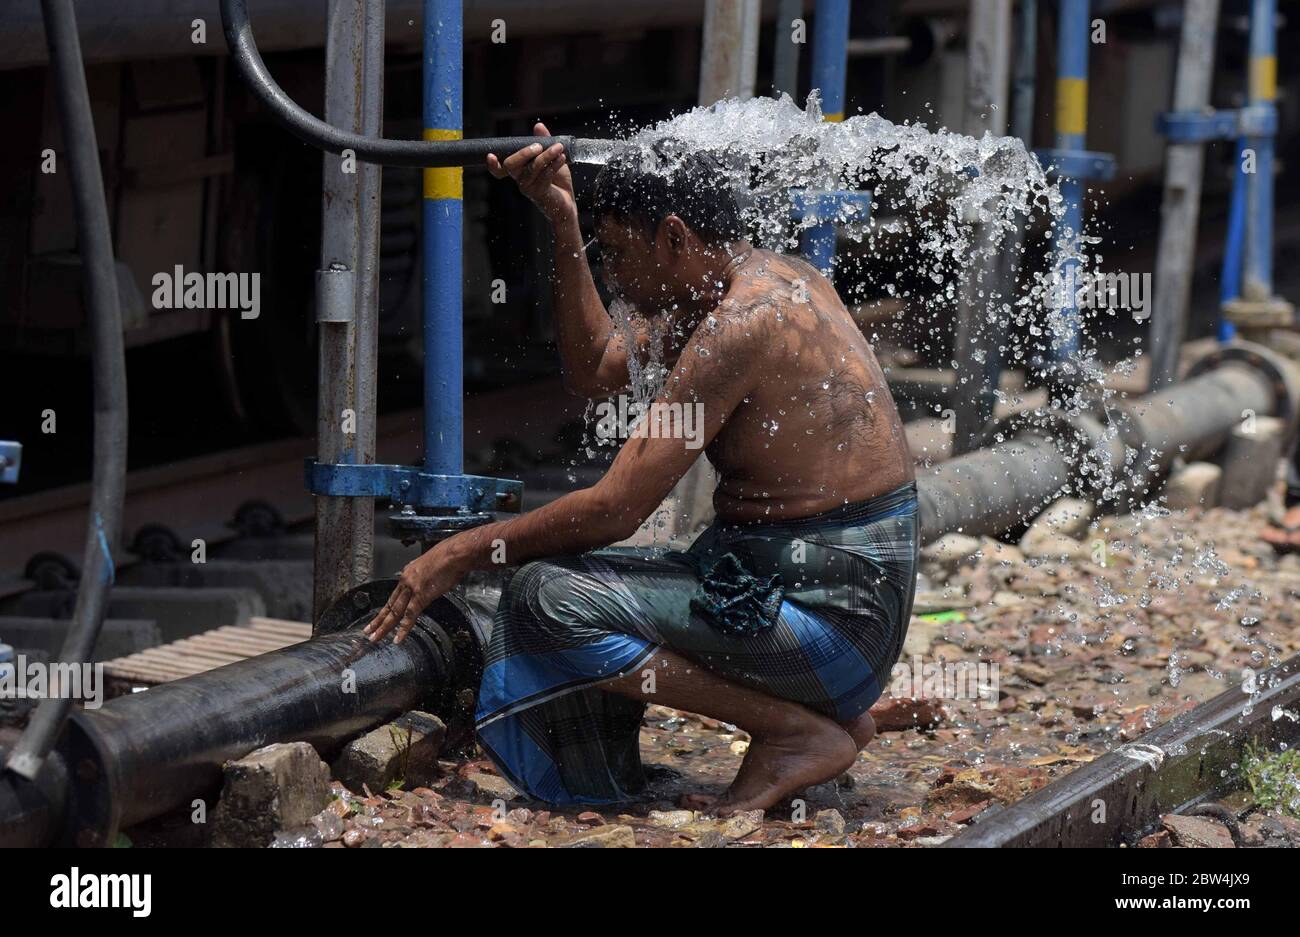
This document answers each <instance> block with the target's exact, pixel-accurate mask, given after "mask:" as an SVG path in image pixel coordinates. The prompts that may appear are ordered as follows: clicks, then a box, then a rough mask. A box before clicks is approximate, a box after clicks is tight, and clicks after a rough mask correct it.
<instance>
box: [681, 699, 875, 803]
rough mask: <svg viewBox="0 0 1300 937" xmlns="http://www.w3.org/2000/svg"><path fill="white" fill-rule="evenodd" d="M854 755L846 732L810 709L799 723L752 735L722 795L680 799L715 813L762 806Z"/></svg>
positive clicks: (845, 764) (840, 768)
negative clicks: (732, 777) (731, 779)
mask: <svg viewBox="0 0 1300 937" xmlns="http://www.w3.org/2000/svg"><path fill="white" fill-rule="evenodd" d="M857 756H858V749H857V747H856V745H855V742H854V740H853V738H852V737H851V736H850V735H849V733H848V732H846V731H845V730H844V729H841V728H840V727H839V726H837V725H836V724H835V723H833V722H831V721H830V720H829V719H826V718H825V717H823V716H818V715H816V714H815V713H811V712H810V713H808V718H805V719H800V720H798V724H792V725H790V726H788V727H786V728H783V729H782V730H781V731H779V732H774V733H772V734H770V735H767V736H765V737H762V738H755V739H754V740H753V741H752V742H751V743H750V745H749V751H747V752H746V753H745V760H744V761H743V762H741V765H740V770H739V771H738V772H736V779H735V780H734V781H732V782H731V787H729V788H727V792H726V793H725V794H723V795H722V796H721V797H716V798H714V797H708V796H705V795H701V794H688V795H686V796H685V797H683V798H682V799H681V803H682V806H684V807H691V808H692V809H695V810H703V811H707V812H709V813H714V814H717V815H718V816H720V817H727V816H730V815H731V814H733V813H742V812H744V811H746V810H766V809H767V808H769V807H771V806H772V805H773V804H777V803H780V802H781V801H782V800H784V799H785V798H786V797H789V796H790V795H791V794H793V793H795V792H796V791H801V790H803V789H804V788H806V787H812V786H813V785H814V784H821V783H822V782H824V781H829V780H831V779H832V778H837V777H839V776H840V775H841V774H843V773H844V772H845V771H846V770H848V768H849V767H850V766H851V765H852V764H853V762H854V759H856V758H857Z"/></svg>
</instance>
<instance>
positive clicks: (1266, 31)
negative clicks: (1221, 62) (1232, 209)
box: [1236, 0, 1277, 300]
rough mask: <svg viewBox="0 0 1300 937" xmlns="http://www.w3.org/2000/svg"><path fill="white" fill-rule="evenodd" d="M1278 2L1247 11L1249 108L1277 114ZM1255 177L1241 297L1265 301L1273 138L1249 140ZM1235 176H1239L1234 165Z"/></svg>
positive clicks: (1262, 0)
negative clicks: (1248, 16) (1248, 28)
mask: <svg viewBox="0 0 1300 937" xmlns="http://www.w3.org/2000/svg"><path fill="white" fill-rule="evenodd" d="M1276 99H1277V0H1253V2H1252V3H1251V8H1250V86H1249V94H1248V100H1249V103H1250V105H1251V106H1252V107H1253V108H1256V109H1259V110H1261V111H1266V112H1268V114H1269V116H1270V117H1271V116H1274V115H1276V112H1277V105H1276V103H1275V102H1276ZM1246 146H1248V147H1249V148H1250V149H1252V150H1254V151H1255V171H1254V172H1253V173H1251V174H1250V179H1249V181H1248V183H1247V187H1246V192H1247V194H1246V199H1247V205H1248V206H1249V207H1248V209H1247V212H1246V253H1245V259H1244V268H1245V269H1244V283H1243V285H1242V290H1241V292H1242V296H1243V297H1244V298H1245V299H1247V300H1267V299H1269V298H1271V297H1272V295H1273V135H1272V134H1261V135H1258V136H1256V135H1251V136H1249V137H1248V138H1247V140H1246ZM1236 171H1237V172H1238V173H1240V172H1241V163H1240V161H1238V164H1237V166H1236Z"/></svg>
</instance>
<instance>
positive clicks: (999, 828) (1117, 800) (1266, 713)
mask: <svg viewBox="0 0 1300 937" xmlns="http://www.w3.org/2000/svg"><path fill="white" fill-rule="evenodd" d="M1255 681H1256V684H1255V688H1256V690H1257V692H1255V693H1246V692H1244V690H1243V689H1241V688H1237V689H1231V690H1227V691H1225V692H1224V693H1221V694H1220V695H1218V696H1216V697H1214V698H1213V699H1210V700H1208V701H1206V702H1204V703H1202V704H1201V705H1200V706H1197V707H1196V708H1195V709H1192V710H1190V711H1188V712H1186V713H1183V714H1182V715H1180V716H1176V717H1174V718H1173V719H1171V720H1170V721H1169V722H1166V723H1164V724H1163V725H1160V726H1157V727H1156V728H1154V729H1152V730H1151V731H1150V732H1148V733H1146V734H1145V735H1143V736H1142V737H1141V738H1139V739H1137V740H1136V741H1133V742H1130V743H1128V744H1125V745H1121V746H1119V747H1118V748H1116V749H1115V750H1114V751H1111V752H1110V753H1109V754H1106V755H1103V756H1101V757H1100V758H1098V759H1096V760H1095V761H1092V762H1090V763H1089V764H1087V765H1084V766H1082V767H1080V768H1077V769H1076V770H1074V771H1072V772H1071V773H1070V774H1068V775H1066V776H1065V777H1063V778H1061V779H1060V780H1057V781H1054V782H1053V783H1051V784H1049V785H1047V786H1046V787H1044V788H1042V789H1040V790H1038V791H1036V792H1034V793H1033V794H1031V795H1029V796H1028V797H1026V798H1025V799H1024V800H1021V801H1019V802H1018V803H1016V804H1013V805H1011V806H1009V807H1006V808H1005V809H1003V810H1000V811H998V812H997V813H995V814H993V815H992V816H990V817H988V818H987V819H986V820H984V821H982V822H978V823H976V824H975V825H974V826H971V827H969V828H968V829H967V830H966V831H965V832H964V833H962V834H961V835H959V836H956V837H954V838H953V839H951V840H949V841H948V842H947V843H945V844H944V846H945V847H949V848H963V847H967V848H969V847H1015V846H1020V847H1024V846H1032V847H1052V846H1056V847H1096V846H1132V845H1136V844H1137V842H1138V841H1139V840H1140V839H1141V838H1142V837H1144V836H1146V835H1147V834H1149V833H1151V832H1153V831H1154V830H1155V829H1156V828H1157V827H1158V826H1159V824H1160V819H1161V817H1162V816H1165V815H1167V814H1171V813H1172V814H1189V813H1192V814H1194V813H1197V812H1198V811H1199V812H1200V813H1201V814H1202V815H1208V816H1211V817H1215V818H1217V819H1218V820H1219V821H1220V822H1225V824H1226V825H1227V827H1228V829H1229V832H1230V833H1231V835H1232V838H1233V840H1234V842H1239V840H1240V837H1239V833H1238V831H1237V830H1236V829H1235V826H1236V820H1237V819H1238V818H1237V817H1235V815H1233V814H1232V813H1231V811H1226V810H1224V809H1223V808H1216V807H1214V802H1215V801H1216V800H1217V799H1218V798H1220V797H1222V796H1224V795H1225V794H1227V793H1229V792H1231V791H1232V790H1234V789H1236V788H1237V787H1239V786H1240V783H1241V779H1240V767H1241V765H1242V763H1243V761H1244V758H1245V753H1246V751H1247V749H1248V747H1249V746H1251V745H1256V746H1260V747H1264V748H1267V749H1268V750H1270V751H1274V750H1277V749H1278V748H1279V747H1281V746H1286V747H1294V745H1295V744H1296V743H1297V742H1300V655H1297V656H1295V657H1292V658H1290V659H1289V660H1287V661H1286V662H1284V663H1282V664H1280V665H1278V666H1277V667H1274V668H1273V669H1271V670H1268V671H1266V672H1264V673H1262V674H1258V675H1256V676H1255Z"/></svg>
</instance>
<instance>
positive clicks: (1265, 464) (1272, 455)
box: [1219, 416, 1287, 510]
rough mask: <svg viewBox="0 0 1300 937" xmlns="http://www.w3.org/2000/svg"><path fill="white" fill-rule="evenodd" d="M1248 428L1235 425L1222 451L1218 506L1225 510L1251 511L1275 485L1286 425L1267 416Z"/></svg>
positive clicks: (1259, 418) (1256, 420) (1257, 418)
mask: <svg viewBox="0 0 1300 937" xmlns="http://www.w3.org/2000/svg"><path fill="white" fill-rule="evenodd" d="M1251 424H1252V425H1249V426H1244V427H1243V426H1242V425H1240V424H1239V425H1238V426H1237V428H1236V429H1234V430H1233V431H1232V433H1231V434H1230V435H1229V436H1228V442H1227V444H1226V445H1225V446H1224V448H1223V459H1222V465H1223V481H1222V483H1221V484H1220V487H1219V503H1220V504H1222V505H1223V506H1224V507H1227V508H1234V509H1236V510H1241V509H1243V508H1249V507H1254V506H1255V505H1256V504H1259V502H1261V501H1263V500H1264V499H1265V498H1266V497H1267V496H1268V492H1269V489H1270V488H1272V487H1273V485H1274V483H1275V482H1276V481H1277V477H1278V463H1279V462H1280V461H1281V459H1282V455H1283V453H1282V446H1283V444H1284V443H1285V442H1286V430H1287V427H1286V424H1285V423H1284V422H1282V421H1281V420H1279V419H1277V418H1276V417H1271V416H1257V417H1255V418H1254V419H1253V420H1252V421H1251Z"/></svg>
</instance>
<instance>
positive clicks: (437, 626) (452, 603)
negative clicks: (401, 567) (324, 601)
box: [312, 579, 484, 747]
mask: <svg viewBox="0 0 1300 937" xmlns="http://www.w3.org/2000/svg"><path fill="white" fill-rule="evenodd" d="M395 588H397V580H396V579H375V580H371V581H370V582H365V583H362V584H361V585H359V586H357V587H356V588H355V589H351V590H349V591H348V592H346V593H344V594H343V595H341V596H340V597H339V598H338V599H336V600H335V601H334V602H333V603H331V604H330V606H329V607H328V608H327V609H325V612H324V613H323V614H322V615H321V616H320V618H319V619H318V620H317V622H316V625H315V627H314V628H313V629H312V634H313V636H316V635H323V634H338V633H339V632H343V631H352V630H360V629H361V628H364V627H365V626H366V625H367V624H369V622H370V621H371V619H373V618H374V617H375V615H376V614H378V612H379V610H380V609H382V608H383V607H384V605H385V604H386V603H387V602H388V597H389V596H390V595H392V593H393V590H394V589H395ZM415 630H416V631H418V632H419V637H421V638H423V639H425V640H427V641H429V642H431V643H432V644H433V645H435V646H436V647H437V649H438V651H439V652H440V654H441V656H442V658H443V660H444V661H446V664H447V671H448V672H447V674H446V678H445V679H444V680H443V681H442V685H441V686H440V687H439V688H437V689H435V690H432V691H431V692H430V695H429V696H428V697H427V698H426V700H425V702H424V704H423V706H424V708H425V710H426V711H427V712H430V713H432V714H433V715H435V716H437V717H438V718H439V719H441V720H442V721H443V722H444V723H445V724H446V726H447V740H448V745H449V746H451V747H454V746H456V745H459V744H461V743H462V742H464V741H465V740H467V739H469V738H472V737H473V730H474V709H475V707H476V706H477V704H478V689H479V682H480V681H481V680H482V678H483V650H484V649H483V646H482V643H481V641H480V638H479V629H476V628H475V627H474V612H473V609H471V608H470V606H469V605H468V604H467V603H466V602H465V600H464V599H463V598H462V597H461V596H459V595H457V594H455V593H449V594H447V595H445V596H443V597H441V598H439V599H435V600H434V601H433V603H432V604H431V605H430V606H429V607H428V608H426V609H425V610H424V611H423V612H422V613H421V614H420V615H419V616H418V617H417V618H416V620H415ZM412 637H415V635H414V634H413V635H412ZM408 640H410V639H409V638H408Z"/></svg>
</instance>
